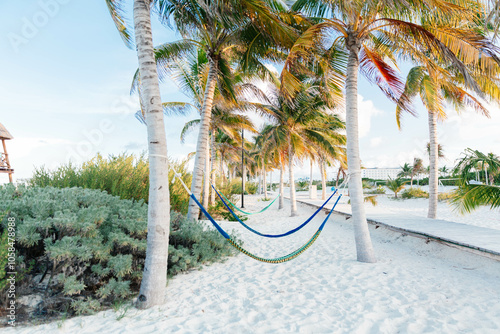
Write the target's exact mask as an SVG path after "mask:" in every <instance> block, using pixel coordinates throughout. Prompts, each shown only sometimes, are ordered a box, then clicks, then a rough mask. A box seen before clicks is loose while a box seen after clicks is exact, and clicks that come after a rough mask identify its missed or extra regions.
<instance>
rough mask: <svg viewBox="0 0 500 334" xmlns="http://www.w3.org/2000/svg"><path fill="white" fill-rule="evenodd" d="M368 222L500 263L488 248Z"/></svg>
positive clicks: (303, 202)
mask: <svg viewBox="0 0 500 334" xmlns="http://www.w3.org/2000/svg"><path fill="white" fill-rule="evenodd" d="M285 198H287V199H289V198H288V197H285ZM297 202H298V203H301V204H304V205H308V206H311V207H314V208H316V209H317V208H318V207H319V206H318V205H316V204H312V203H308V202H305V201H301V200H297ZM329 210H330V209H328V208H323V211H325V212H329ZM334 213H335V214H337V215H341V216H344V217H351V216H352V215H351V214H350V213H346V212H342V211H337V210H334ZM367 221H368V223H369V224H371V225H374V226H376V227H380V226H382V227H384V228H386V229H388V230H391V231H393V232H399V233H402V234H403V235H409V236H412V237H416V238H421V239H426V240H428V241H434V242H437V243H440V244H443V245H446V246H448V247H452V248H456V249H459V250H462V251H466V252H469V253H473V254H476V255H480V256H484V257H487V258H490V259H493V260H496V261H500V253H499V252H496V251H493V250H490V249H486V248H482V247H478V246H474V245H469V244H466V243H462V242H457V241H455V240H451V239H448V238H443V237H439V236H435V235H432V234H428V233H424V232H420V231H415V230H411V229H406V228H402V227H397V226H393V225H390V224H387V223H384V222H381V221H377V220H375V219H372V218H367Z"/></svg>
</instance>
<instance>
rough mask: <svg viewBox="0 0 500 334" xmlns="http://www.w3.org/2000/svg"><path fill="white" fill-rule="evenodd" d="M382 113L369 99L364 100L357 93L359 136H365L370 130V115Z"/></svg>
mask: <svg viewBox="0 0 500 334" xmlns="http://www.w3.org/2000/svg"><path fill="white" fill-rule="evenodd" d="M382 114H383V111H381V110H379V109H377V108H376V107H375V106H374V104H373V102H372V101H371V100H365V99H364V98H363V96H361V95H358V122H359V124H358V126H359V138H363V137H365V136H367V135H368V133H369V132H370V128H371V119H372V117H373V116H376V115H382Z"/></svg>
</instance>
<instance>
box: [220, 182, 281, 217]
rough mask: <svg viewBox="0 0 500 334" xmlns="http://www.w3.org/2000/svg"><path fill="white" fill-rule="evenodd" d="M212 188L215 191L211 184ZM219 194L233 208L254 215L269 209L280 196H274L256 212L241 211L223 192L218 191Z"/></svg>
mask: <svg viewBox="0 0 500 334" xmlns="http://www.w3.org/2000/svg"><path fill="white" fill-rule="evenodd" d="M212 188H214V190H215V191H217V189H215V187H214V186H213V185H212ZM219 194H220V195H221V196H222V197H224V199H225V200H226V202H228V203H229V204H230V205H231V206H232V207H233V208H235V209H236V210H238V211H239V212H242V213H244V214H246V215H256V214H258V213H262V212H264V211H266V210H267V209H269V207H270V206H271V205H273V203H274V202H276V200H277V199H278V198H279V197H280V195H278V197H276V198H275V199H273V201H272V202H271V203H269V204H268V205H267V206H266V207H265V208H263V209H262V210H260V211H258V212H246V211H243V210H241V209H240V208H238V207H237V206H236V205H234V204H233V203H231V201H230V200H229V199H228V198H227V197H226V196H224V194H222V193H221V192H219Z"/></svg>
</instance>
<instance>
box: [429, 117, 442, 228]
mask: <svg viewBox="0 0 500 334" xmlns="http://www.w3.org/2000/svg"><path fill="white" fill-rule="evenodd" d="M429 138H430V144H429V153H430V154H429V211H428V213H427V217H428V218H432V219H436V214H437V204H438V182H439V180H438V150H439V146H438V142H437V113H435V112H432V111H429Z"/></svg>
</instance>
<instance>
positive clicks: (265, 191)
mask: <svg viewBox="0 0 500 334" xmlns="http://www.w3.org/2000/svg"><path fill="white" fill-rule="evenodd" d="M262 165H263V167H262V173H263V174H264V179H263V183H264V198H267V175H266V174H267V173H266V166H265V165H264V163H262Z"/></svg>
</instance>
